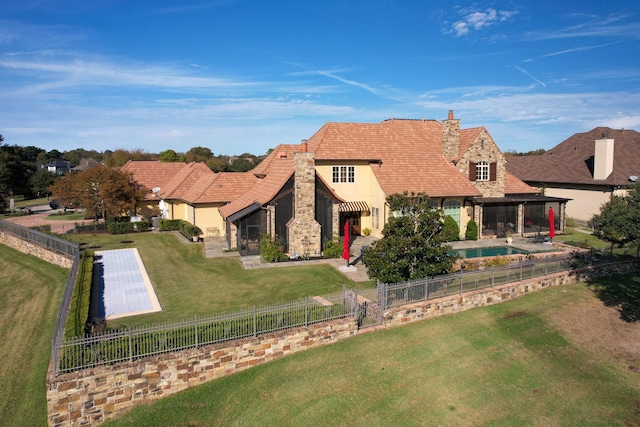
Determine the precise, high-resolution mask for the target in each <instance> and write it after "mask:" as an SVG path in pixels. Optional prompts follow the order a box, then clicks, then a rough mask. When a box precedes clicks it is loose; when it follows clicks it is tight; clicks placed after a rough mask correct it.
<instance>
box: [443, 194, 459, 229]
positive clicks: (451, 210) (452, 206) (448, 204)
mask: <svg viewBox="0 0 640 427" xmlns="http://www.w3.org/2000/svg"><path fill="white" fill-rule="evenodd" d="M447 215H449V216H450V217H451V218H453V219H454V220H455V221H456V224H458V227H460V202H459V201H458V200H447V201H445V202H444V216H445V217H446V216H447Z"/></svg>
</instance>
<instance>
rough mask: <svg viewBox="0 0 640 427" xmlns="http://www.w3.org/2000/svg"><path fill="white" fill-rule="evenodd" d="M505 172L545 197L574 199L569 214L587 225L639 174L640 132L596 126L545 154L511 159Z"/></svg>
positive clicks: (632, 182) (567, 212)
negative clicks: (541, 192)
mask: <svg viewBox="0 0 640 427" xmlns="http://www.w3.org/2000/svg"><path fill="white" fill-rule="evenodd" d="M507 170H508V171H509V172H511V173H512V174H514V175H515V176H517V177H518V178H520V179H521V180H523V181H524V182H526V183H527V184H529V185H531V186H534V187H537V188H538V189H540V190H541V191H543V192H544V194H545V195H548V196H554V197H561V198H566V199H570V201H569V202H568V203H567V207H566V216H567V217H569V218H572V219H574V220H575V221H576V222H578V223H583V224H586V223H588V222H589V220H590V219H591V217H592V216H593V215H594V214H597V213H599V212H600V207H601V206H602V205H603V204H604V203H606V202H608V201H609V199H610V198H611V196H612V195H622V194H625V193H626V191H627V189H628V188H629V186H631V185H634V184H635V183H636V182H637V180H638V176H640V133H638V132H636V131H634V130H626V129H611V128H608V127H597V128H594V129H592V130H590V131H589V132H585V133H576V134H574V135H573V136H571V137H570V138H568V139H566V140H565V141H563V142H561V143H560V144H558V145H556V146H555V147H553V148H552V149H550V150H548V151H547V152H545V153H543V154H540V155H535V156H513V157H508V163H507Z"/></svg>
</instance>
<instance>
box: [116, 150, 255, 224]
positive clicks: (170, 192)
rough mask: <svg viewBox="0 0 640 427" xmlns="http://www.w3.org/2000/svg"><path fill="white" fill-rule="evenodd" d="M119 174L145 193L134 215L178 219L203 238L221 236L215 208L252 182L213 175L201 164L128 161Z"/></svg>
mask: <svg viewBox="0 0 640 427" xmlns="http://www.w3.org/2000/svg"><path fill="white" fill-rule="evenodd" d="M122 170H123V171H125V172H129V173H131V174H133V176H134V179H135V180H136V181H137V182H138V183H139V184H140V185H142V186H143V187H145V188H147V190H148V191H147V194H146V196H145V200H144V202H142V203H139V204H138V206H137V207H136V212H135V214H136V215H138V216H142V217H145V218H153V217H158V218H166V219H182V220H185V221H188V222H190V223H192V224H194V225H196V226H198V227H199V228H200V229H201V230H202V231H203V233H205V235H207V236H217V235H224V230H225V225H224V222H223V220H222V217H221V216H220V213H219V212H218V208H219V207H221V206H224V205H225V204H227V203H229V202H231V201H233V200H235V199H237V198H238V197H240V196H241V195H242V194H244V193H246V192H247V191H248V190H250V189H251V188H252V187H253V186H254V184H255V181H256V178H255V176H253V175H250V174H247V173H233V172H222V173H214V172H212V171H211V169H209V168H208V167H207V166H206V165H205V164H204V163H173V162H160V161H129V162H127V163H126V164H125V165H124V166H123V167H122Z"/></svg>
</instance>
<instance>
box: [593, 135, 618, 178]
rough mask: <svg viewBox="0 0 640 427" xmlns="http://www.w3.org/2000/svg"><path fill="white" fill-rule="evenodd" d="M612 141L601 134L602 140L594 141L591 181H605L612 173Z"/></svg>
mask: <svg viewBox="0 0 640 427" xmlns="http://www.w3.org/2000/svg"><path fill="white" fill-rule="evenodd" d="M613 143H614V140H613V139H608V138H607V136H606V135H605V134H602V139H597V140H596V147H595V151H594V155H593V179H607V177H608V176H609V175H611V172H613V145H614V144H613Z"/></svg>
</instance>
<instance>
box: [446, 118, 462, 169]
mask: <svg viewBox="0 0 640 427" xmlns="http://www.w3.org/2000/svg"><path fill="white" fill-rule="evenodd" d="M442 154H444V157H446V158H447V160H449V161H452V160H453V159H455V158H457V157H458V156H459V155H460V119H454V118H453V111H449V117H448V118H447V120H443V121H442Z"/></svg>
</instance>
